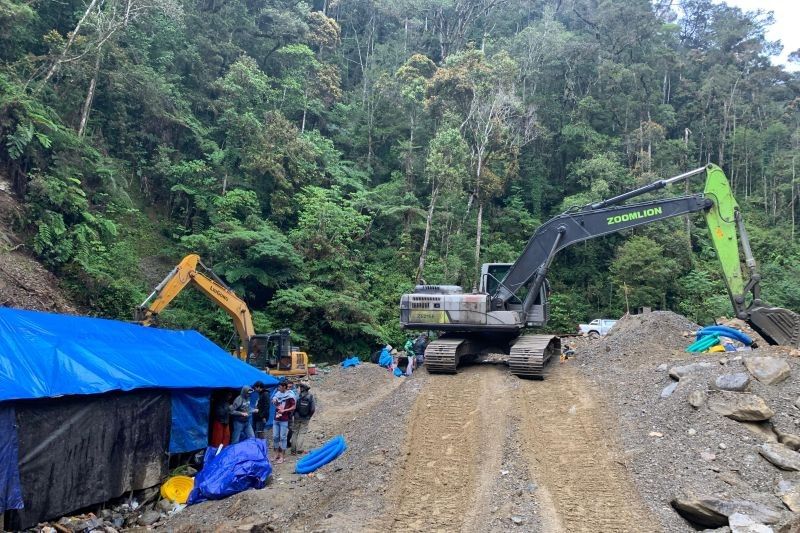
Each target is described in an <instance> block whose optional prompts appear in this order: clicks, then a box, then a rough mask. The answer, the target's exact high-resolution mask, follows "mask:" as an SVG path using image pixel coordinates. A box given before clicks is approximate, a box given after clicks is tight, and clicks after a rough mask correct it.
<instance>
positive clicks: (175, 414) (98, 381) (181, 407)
mask: <svg viewBox="0 0 800 533" xmlns="http://www.w3.org/2000/svg"><path fill="white" fill-rule="evenodd" d="M255 381H262V382H264V383H265V384H266V385H267V386H268V387H273V386H275V385H276V384H277V380H276V379H275V378H274V377H272V376H270V375H269V374H267V373H265V372H263V371H260V370H258V369H256V368H254V367H252V366H250V365H248V364H246V363H244V362H242V361H239V360H238V359H236V358H235V357H233V356H231V355H230V354H228V353H227V352H225V351H224V350H222V349H221V348H219V347H218V346H217V345H215V344H214V343H212V342H211V341H209V340H208V339H206V338H205V337H203V336H202V335H201V334H199V333H197V332H195V331H170V330H163V329H156V328H146V327H142V326H139V325H137V324H129V323H125V322H118V321H115V320H105V319H99V318H87V317H78V316H66V315H57V314H51V313H41V312H37V311H24V310H18V309H10V308H0V414H4V416H0V434H3V435H4V439H0V449H6V448H9V447H13V445H17V446H18V448H19V450H18V454H17V455H18V459H17V457H15V455H14V454H10V453H9V454H6V453H2V454H0V513H2V512H4V511H5V510H7V509H18V508H19V504H20V501H19V500H20V499H19V497H18V495H19V493H20V488H21V493H22V497H23V498H22V499H23V500H24V501H25V510H26V512H27V511H29V510H31V509H30V507H31V505H34V506H35V504H36V502H35V501H34V500H35V498H34V496H33V494H34V493H35V492H40V491H41V490H42V487H30V486H26V479H33V478H32V477H31V476H28V475H27V474H30V473H31V472H29V471H28V470H30V469H33V470H40V469H41V468H43V467H44V466H45V464H44V463H45V462H47V460H48V459H47V458H46V457H42V456H41V455H42V454H41V453H39V454H36V453H32V452H31V450H28V449H26V446H29V445H31V446H33V445H34V444H36V443H35V442H34V441H39V442H38V448H40V449H41V451H42V452H43V453H44V452H45V451H46V454H52V453H56V457H52V458H51V459H50V460H52V461H59V460H60V459H61V458H60V457H58V452H57V451H55V452H54V450H55V449H51V448H49V447H48V446H49V444H52V445H53V446H57V445H58V442H52V443H50V441H49V440H48V437H47V432H46V431H44V429H43V427H42V424H45V425H46V426H48V427H49V426H50V425H53V424H58V426H59V427H58V428H54V429H53V431H61V429H62V428H63V427H64V426H65V425H69V424H70V422H73V423H74V424H75V425H76V427H75V428H73V429H75V430H81V429H84V428H83V425H85V424H87V423H88V424H93V423H94V424H95V427H94V428H93V430H94V431H96V432H99V431H100V429H98V428H100V427H101V426H102V424H103V422H104V421H105V422H106V429H107V430H108V431H109V432H111V433H109V434H113V435H114V436H115V438H118V435H120V434H123V433H125V432H126V431H128V434H127V437H130V438H127V437H126V438H127V440H126V439H125V438H123V439H122V441H124V444H125V446H127V447H129V448H130V447H134V448H136V447H138V448H137V449H139V450H140V451H141V450H145V449H147V450H150V453H149V455H148V454H146V453H144V454H143V455H142V454H140V455H142V457H141V458H139V459H137V455H136V450H134V449H128V450H127V452H126V453H127V454H128V457H132V458H133V459H132V460H133V461H134V462H132V463H130V462H129V463H126V464H124V465H122V464H120V465H118V466H119V468H122V469H123V470H126V473H125V475H123V476H122V477H120V478H119V479H117V478H114V479H105V480H103V479H98V480H95V481H96V482H97V483H99V484H104V483H105V485H113V486H114V488H112V489H111V490H110V491H100V492H101V493H102V497H106V496H108V497H114V496H116V495H117V494H113V493H114V492H116V491H118V490H120V489H122V488H123V487H124V490H131V489H135V488H143V487H144V486H148V485H146V483H148V482H150V481H151V480H149V479H147V476H142V475H139V474H137V473H136V472H135V470H136V469H139V468H145V467H147V465H148V462H147V461H151V462H152V461H153V460H155V459H156V456H157V455H158V457H157V460H158V461H162V462H163V461H164V457H165V456H166V453H165V452H169V453H178V452H184V451H192V450H197V449H202V448H204V447H205V446H206V445H207V443H208V418H209V408H210V405H209V397H210V394H211V392H212V391H213V390H215V389H227V388H231V389H237V390H238V389H240V388H241V387H242V386H243V385H249V384H252V383H254V382H255ZM59 409H62V410H63V411H64V412H63V413H59ZM45 411H47V412H48V413H49V414H48V417H47V418H45V417H40V416H39V414H40V413H42V412H45ZM9 413H11V414H9ZM87 413H91V414H87ZM23 415H24V417H25V418H26V419H27V420H34V419H36V420H37V422H36V425H37V427H36V428H34V427H33V424H32V423H30V424H29V423H26V421H25V420H22V418H23ZM51 417H54V418H55V422H50V423H49V424H48V422H47V420H49V419H50V418H51ZM70 417H72V418H70ZM142 418H149V421H143V420H142ZM15 420H16V424H15V423H14V421H15ZM145 422H146V423H145ZM154 425H157V427H154ZM18 432H19V435H18V434H17V433H18ZM62 433H63V432H62ZM67 433H68V432H67ZM131 435H133V436H131ZM62 437H63V435H62ZM42 440H44V441H45V444H47V445H44V446H43V445H42V444H41V441H42ZM62 440H63V439H62ZM84 440H85V439H84ZM100 440H103V442H104V443H105V442H106V441H107V440H108V439H107V438H104V439H100ZM59 442H61V441H59ZM17 443H18V444H17ZM106 445H114V446H116V447H117V448H118V447H119V446H120V445H121V444H120V442H116V443H111V444H108V443H106ZM34 447H35V446H34ZM90 448H91V445H90V446H88V447H87V446H86V445H85V443H84V446H83V448H81V449H90ZM161 448H164V449H161ZM119 451H120V450H119V449H117V451H116V453H115V455H116V454H118V453H119ZM95 452H96V453H95V454H94V455H95V459H96V458H97V455H98V454H99V455H100V456H102V455H103V450H99V449H98V450H95ZM87 453H88V452H87ZM46 454H45V455H46ZM145 456H147V457H145ZM113 457H114V456H112V455H109V460H110V461H113V460H116V459H114V458H113ZM17 460H18V461H19V466H20V468H19V469H18V468H17V465H15V464H13V463H14V462H16V461H17ZM87 460H92V457H89V456H87ZM137 460H138V461H139V463H136V461H137ZM29 466H30V469H27V467H29ZM93 466H94V468H101V469H102V468H104V467H105V466H107V465H98V464H95V465H93ZM149 466H150V467H151V468H150V469H149V470H148V471H149V472H151V473H152V471H153V468H152V466H153V465H152V464H150V465H149ZM127 470H130V471H131V472H127ZM156 470H157V469H156ZM20 474H21V475H20ZM128 474H130V475H128ZM126 476H127V477H126ZM137 476H138V477H137ZM66 477H69V476H66ZM150 477H151V478H153V477H155V478H157V477H159V476H158V475H155V476H153V475H151V476H150ZM20 479H21V480H22V481H21V487H20V481H19V480H20ZM129 480H134V482H132V483H133V485H141V486H133V485H132V484H131V483H129V482H128V481H129ZM45 481H46V480H45ZM158 481H160V479H159V480H158ZM158 481H156V482H158ZM52 490H55V489H53V488H52V487H51V488H50V489H48V492H51V491H52ZM63 490H64V491H69V490H71V489H70V487H64V488H63ZM75 492H77V493H79V495H81V496H83V499H81V500H80V501H71V502H69V503H68V502H64V505H62V506H60V507H64V506H70V505H74V506H75V507H72V508H64V509H53V507H59V506H58V505H53V502H54V501H59V498H61V495H53V494H48V498H50V499H49V501H48V506H49V507H50V509H47V510H46V511H47V512H44V511H42V510H36V509H33V510H31V511H32V513H28V515H29V519H23V520H22V521H21V522H26V521H28V522H29V521H30V520H34V519H35V520H43V519H46V518H44V517H45V516H46V515H47V514H48V513H49V514H50V516H48V518H49V517H51V516H58V514H57V513H59V512H62V511H63V512H68V511H70V510H73V509H76V508H79V507H83V506H86V505H91V504H93V503H97V502H100V501H104V500H93V501H88V500H87V498H89V499H91V498H92V497H93V496H92V495H91V494H87V492H91V491H86V490H81V491H75ZM94 497H101V495H100V494H97V495H95V496H94ZM66 499H67V500H69V498H66ZM105 499H108V498H105ZM34 523H35V522H34ZM18 525H19V526H20V527H27V526H26V525H25V523H19V524H18Z"/></svg>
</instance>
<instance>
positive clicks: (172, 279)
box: [135, 254, 254, 360]
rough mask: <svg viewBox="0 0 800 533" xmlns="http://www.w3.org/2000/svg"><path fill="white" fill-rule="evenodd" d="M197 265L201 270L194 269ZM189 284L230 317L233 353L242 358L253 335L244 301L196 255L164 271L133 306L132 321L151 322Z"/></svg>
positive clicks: (244, 356) (144, 324) (251, 322)
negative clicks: (235, 346) (234, 341)
mask: <svg viewBox="0 0 800 533" xmlns="http://www.w3.org/2000/svg"><path fill="white" fill-rule="evenodd" d="M198 265H199V266H200V267H201V269H202V270H203V272H201V271H199V270H198V269H197V267H198ZM190 284H192V285H194V286H195V287H197V288H198V289H199V290H200V292H202V293H203V294H205V295H206V297H208V299H210V300H211V301H212V302H214V303H215V304H217V305H218V306H220V307H221V308H222V309H223V310H224V311H225V312H226V313H227V314H228V315H229V316H230V317H231V318H232V319H233V325H234V327H235V328H236V333H238V334H239V340H240V346H239V349H238V350H236V354H237V355H238V357H239V359H242V360H246V359H247V350H248V345H249V343H250V338H251V337H252V336H253V334H254V330H253V317H252V316H251V314H250V309H249V308H248V307H247V304H246V303H245V302H244V300H242V299H241V298H239V297H238V296H236V294H235V293H234V292H233V291H232V290H231V289H230V287H228V286H227V285H225V283H224V282H223V281H222V280H221V279H220V278H219V277H218V276H217V275H216V274H214V272H212V271H211V269H209V268H208V267H206V266H205V265H204V264H203V262H202V261H200V256H199V255H197V254H190V255H187V256H186V257H184V258H183V260H181V262H180V263H178V265H177V266H176V267H175V268H173V269H172V271H171V272H170V273H169V274H167V277H166V278H164V279H163V281H161V283H159V284H158V285H157V286H156V288H155V289H154V290H153V292H152V293H150V295H149V296H148V297H147V298H146V299H145V301H144V302H142V304H141V305H139V306H138V307H137V308H136V311H135V320H136V321H137V322H138V323H139V324H141V325H143V326H150V325H152V324H153V323H154V322H155V320H156V318H157V317H158V314H159V313H160V312H161V311H162V310H163V309H164V308H165V307H167V306H168V305H169V304H170V302H172V300H174V299H175V297H176V296H178V294H180V292H181V291H182V290H183V289H184V288H185V287H186V286H187V285H190Z"/></svg>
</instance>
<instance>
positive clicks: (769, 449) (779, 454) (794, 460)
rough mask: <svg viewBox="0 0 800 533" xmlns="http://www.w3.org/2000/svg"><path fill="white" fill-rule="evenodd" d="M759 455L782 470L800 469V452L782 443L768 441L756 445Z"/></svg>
mask: <svg viewBox="0 0 800 533" xmlns="http://www.w3.org/2000/svg"><path fill="white" fill-rule="evenodd" d="M758 453H760V454H761V456H762V457H763V458H764V459H766V460H767V461H769V462H770V463H772V464H774V465H775V466H777V467H778V468H780V469H782V470H791V471H794V472H797V471H800V453H797V452H796V451H794V450H792V449H790V448H787V447H786V446H784V445H783V444H776V443H772V442H768V443H765V444H762V445H760V446H759V447H758Z"/></svg>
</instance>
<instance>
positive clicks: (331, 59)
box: [0, 0, 800, 359]
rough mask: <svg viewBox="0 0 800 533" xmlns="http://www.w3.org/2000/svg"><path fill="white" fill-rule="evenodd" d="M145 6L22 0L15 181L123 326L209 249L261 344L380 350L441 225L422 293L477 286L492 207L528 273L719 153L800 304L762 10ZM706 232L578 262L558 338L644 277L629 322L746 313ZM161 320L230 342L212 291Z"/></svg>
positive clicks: (783, 286) (642, 234)
mask: <svg viewBox="0 0 800 533" xmlns="http://www.w3.org/2000/svg"><path fill="white" fill-rule="evenodd" d="M145 4H146V6H145ZM145 4H142V6H143V10H142V11H139V12H138V13H139V14H140V16H137V17H135V18H133V19H131V20H128V21H125V23H124V24H121V25H119V26H118V27H117V29H116V30H115V31H114V32H113V33H112V34H108V35H105V34H103V31H104V30H103V28H104V26H103V25H101V24H98V22H99V21H100V19H99V18H98V17H99V16H100V15H103V16H107V17H108V18H107V19H106V22H109V23H111V22H114V21H117V22H119V21H120V20H119V15H118V13H121V11H117V12H115V11H114V8H115V7H118V3H117V2H105V3H104V4H103V6H101V8H100V9H99V10H98V11H96V12H93V13H91V14H90V15H91V16H89V17H88V18H87V20H86V21H85V22H84V23H83V26H82V27H81V28H78V30H79V31H77V32H76V26H77V24H78V21H79V20H80V18H81V17H82V15H83V12H84V11H83V10H84V9H85V7H86V6H84V5H83V4H81V3H80V2H76V1H73V0H70V1H67V2H28V1H21V0H0V139H1V140H0V176H2V178H3V180H4V181H5V180H8V181H10V182H11V185H12V189H13V191H14V194H15V195H16V196H17V198H18V199H19V200H20V201H22V202H23V203H24V207H25V221H24V224H23V225H24V226H25V228H24V232H23V233H24V235H23V237H24V238H26V239H27V241H28V244H29V245H30V247H31V249H32V250H33V251H34V252H35V253H36V254H37V255H38V256H39V258H40V259H42V261H43V262H45V264H46V265H47V266H48V267H50V268H51V269H53V270H54V271H56V272H57V273H58V274H59V275H60V276H62V277H63V278H64V283H65V284H66V285H67V286H69V287H71V288H72V292H73V293H74V295H75V296H76V298H77V299H78V300H79V301H80V302H81V303H82V304H84V305H85V306H86V307H87V308H89V309H90V310H91V311H92V312H95V313H98V314H102V315H105V316H112V317H118V318H126V319H127V318H128V317H129V316H130V307H131V306H132V305H134V304H135V303H138V301H140V299H141V298H142V296H143V295H144V294H145V293H146V292H148V291H149V290H150V289H152V286H153V285H154V283H155V282H156V281H157V280H158V279H161V277H163V275H164V274H165V273H166V272H161V271H160V270H161V269H162V268H165V265H169V264H170V263H172V262H173V261H177V259H178V258H179V257H180V256H181V255H182V254H183V253H185V252H187V251H193V252H198V253H200V254H201V256H202V257H203V261H204V262H205V263H206V264H209V265H211V266H213V268H214V270H215V271H216V272H217V273H218V274H219V275H221V276H222V277H223V278H225V280H226V281H227V282H228V283H230V284H231V285H232V286H233V288H234V289H235V290H236V291H237V292H239V293H240V294H241V295H242V296H244V297H245V298H246V299H247V300H248V303H249V305H250V307H251V309H253V310H254V318H255V320H256V323H257V328H258V329H259V331H263V330H266V329H273V328H278V327H283V326H288V327H291V328H292V329H293V330H294V332H295V335H296V340H297V341H298V342H300V343H301V344H304V346H303V347H304V348H307V349H308V351H309V352H311V353H312V355H314V356H315V357H317V358H318V359H325V358H336V357H339V356H342V355H350V354H351V353H358V354H360V355H364V354H366V353H367V352H369V351H371V349H372V347H373V346H375V345H376V344H378V343H382V342H391V343H393V344H397V343H399V342H400V341H401V340H402V338H403V332H401V331H400V329H399V325H398V321H397V302H398V299H399V297H400V295H401V294H402V293H403V292H404V291H407V290H409V289H410V288H411V287H412V285H413V281H414V279H415V273H416V270H417V268H418V264H419V258H420V256H421V255H423V253H422V247H423V240H424V239H425V235H426V226H427V227H429V232H427V234H428V243H427V250H426V252H425V254H427V257H426V261H425V264H424V269H423V270H424V272H423V274H424V278H425V281H427V282H429V283H461V284H464V285H465V286H466V287H467V288H469V287H471V286H472V284H473V283H474V281H475V278H476V274H477V273H476V269H475V244H476V236H477V233H478V231H479V224H478V219H477V216H476V215H477V213H478V211H479V208H482V214H483V220H482V227H480V231H481V232H482V235H483V238H482V243H481V250H480V255H481V257H482V258H483V260H487V261H513V260H514V259H515V258H516V257H517V256H518V254H519V252H520V250H521V249H522V248H523V246H524V245H525V243H526V242H527V240H528V239H529V237H530V235H531V234H532V232H533V231H534V230H535V227H536V226H537V224H539V223H541V222H542V221H545V220H548V219H549V218H550V217H551V216H553V215H556V214H559V213H561V212H563V211H564V210H566V209H568V208H570V207H572V206H584V205H586V204H588V203H591V202H594V201H597V200H600V199H602V198H608V197H609V196H612V195H616V194H619V193H621V192H624V191H626V190H629V189H631V188H633V187H635V186H639V185H643V184H645V183H649V182H651V181H653V180H656V179H659V178H666V177H669V176H671V175H675V174H678V173H680V172H683V171H685V170H688V169H691V168H695V167H697V166H700V165H702V164H705V163H706V162H708V161H713V162H715V163H718V164H720V165H722V166H723V167H724V169H725V171H726V173H727V174H728V176H729V178H730V181H731V184H732V186H733V188H734V190H735V193H736V195H737V199H738V201H739V204H740V205H741V206H742V211H743V214H744V216H745V219H746V220H747V223H748V229H749V230H750V233H751V240H752V244H753V248H754V252H755V255H756V257H757V259H758V260H759V262H760V265H761V272H762V273H763V275H764V281H763V285H764V287H763V296H764V297H765V299H767V300H768V301H770V302H771V303H774V304H776V305H785V306H789V307H792V308H794V309H796V310H797V309H800V282H798V280H799V279H800V272H798V269H797V264H798V258H800V247H798V244H797V241H798V237H797V233H798V231H797V230H798V228H797V221H798V220H800V205H798V204H799V203H800V202H799V201H798V200H800V182H798V177H797V167H798V161H797V155H796V154H797V153H798V149H800V128H799V127H798V124H800V121H799V120H798V118H800V105H798V102H800V78H798V76H797V74H794V73H789V72H787V71H785V70H784V69H782V68H781V67H775V66H772V65H771V64H770V60H769V56H770V55H771V54H772V53H773V52H774V50H773V45H772V44H770V43H769V42H768V41H767V40H766V37H765V35H766V33H765V32H766V27H767V26H766V24H767V23H768V18H767V17H764V16H762V15H759V14H758V13H751V12H746V11H741V10H739V9H736V8H731V7H729V6H727V5H725V4H722V3H712V2H708V1H705V0H703V1H687V2H682V3H681V10H680V12H678V11H671V8H670V7H669V6H666V5H664V3H663V2H661V3H652V2H645V1H636V2H626V1H623V0H608V1H603V2H600V3H599V4H598V3H597V2H589V1H588V0H575V1H574V2H572V3H571V4H570V5H569V9H563V8H560V9H557V8H556V7H553V6H551V5H546V4H547V3H546V2H544V3H542V2H538V3H536V2H534V3H533V4H531V5H530V6H527V7H526V8H525V9H522V10H521V9H520V8H519V5H517V4H516V3H513V2H512V3H509V2H486V3H483V4H481V5H482V8H481V9H461V8H459V7H458V5H457V4H458V3H453V2H449V3H448V2H440V1H434V0H421V1H419V2H412V3H406V4H403V5H402V6H399V7H398V6H396V5H394V4H391V3H385V2H384V3H381V2H377V3H375V2H373V3H369V2H357V1H355V0H343V1H341V2H333V3H331V2H328V3H327V10H326V11H325V12H324V13H323V12H322V11H317V10H314V8H320V4H319V3H304V2H289V1H284V0H248V1H244V0H229V1H225V2H195V3H192V2H182V3H180V4H178V3H176V2H173V1H164V2H162V1H159V2H151V3H145ZM467 4H469V2H467ZM137 5H138V3H137ZM145 8H146V9H145ZM115 17H116V18H115ZM71 34H72V35H73V36H75V39H74V41H73V42H72V43H71V44H70V40H69V36H70V35H71ZM68 46H69V47H70V49H69V50H68V49H67V47H68ZM65 52H67V54H66V55H63V57H62V54H64V53H65ZM62 59H63V60H64V61H63V62H62ZM96 61H97V62H96ZM90 87H92V88H93V90H94V92H93V94H91V95H90V94H89V88H90ZM87 96H90V98H88V100H87ZM87 102H88V106H87V105H85V104H87ZM82 122H83V123H84V126H85V128H83V129H81V124H82ZM79 130H80V134H79ZM670 189H671V190H670ZM685 190H686V189H683V186H672V187H671V188H669V189H665V190H662V191H659V192H657V193H656V194H657V195H659V196H662V195H664V196H666V195H670V194H681V193H683V192H684V191H685ZM688 190H689V191H692V192H693V191H698V190H700V185H699V184H698V183H697V182H693V183H691V184H690V186H689V188H688ZM427 222H430V225H428V224H427ZM703 224H704V223H703V222H702V220H701V219H700V218H699V217H698V218H692V219H691V220H690V221H687V220H685V219H683V218H681V219H675V220H673V221H670V222H664V223H659V224H657V225H653V226H648V227H645V228H640V229H638V230H635V231H631V232H625V233H624V234H622V235H613V236H609V237H607V238H604V239H597V240H594V241H591V242H586V243H583V244H580V245H576V246H573V247H571V248H569V249H567V250H564V251H563V252H561V254H560V255H559V256H558V257H557V258H556V261H555V262H554V264H553V266H552V268H551V270H550V277H551V280H552V282H553V287H554V294H553V299H552V301H551V304H552V317H553V318H552V321H551V325H550V326H551V328H552V329H554V330H559V331H573V330H574V327H575V323H576V322H579V321H583V320H586V319H590V318H596V317H597V316H601V315H603V316H615V315H618V314H620V313H621V312H623V311H624V310H625V306H626V303H625V295H626V288H627V297H628V305H630V307H635V306H639V305H653V306H656V307H665V308H670V309H674V310H677V311H680V312H683V313H685V314H687V315H689V316H690V317H692V318H693V319H695V320H698V321H701V322H702V321H708V320H710V319H711V318H713V317H714V316H715V315H717V314H721V313H723V312H729V309H728V310H727V311H726V307H727V306H728V304H727V303H726V298H727V296H726V294H725V290H724V287H723V286H722V285H721V281H720V277H719V267H718V265H717V264H716V258H715V257H714V253H713V250H712V248H711V247H710V246H709V245H708V237H707V235H706V230H705V228H704V227H703ZM143 266H144V268H143ZM155 270H158V271H157V272H155ZM164 320H165V322H166V323H167V324H168V325H169V326H174V327H199V328H201V330H202V331H204V332H206V333H207V334H209V335H210V336H211V337H212V338H214V339H215V340H216V341H218V342H220V343H221V344H223V345H224V344H226V343H227V341H228V339H229V337H230V333H231V325H230V320H229V319H228V318H227V317H226V316H225V315H224V313H221V312H220V311H219V310H218V309H216V308H215V307H213V306H212V305H210V304H209V303H208V302H206V301H205V299H204V298H203V297H201V296H199V295H192V294H187V295H185V296H184V295H182V296H181V298H179V299H178V300H177V301H176V302H175V304H174V306H173V307H171V308H170V309H169V310H168V311H167V312H165V314H164Z"/></svg>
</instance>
